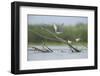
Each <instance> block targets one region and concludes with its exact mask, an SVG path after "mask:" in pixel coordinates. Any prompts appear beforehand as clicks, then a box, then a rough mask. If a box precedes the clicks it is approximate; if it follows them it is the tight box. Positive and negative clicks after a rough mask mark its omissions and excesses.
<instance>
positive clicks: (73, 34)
mask: <svg viewBox="0 0 100 76" xmlns="http://www.w3.org/2000/svg"><path fill="white" fill-rule="evenodd" d="M56 25H57V26H58V27H59V26H60V27H62V28H63V32H62V33H61V34H57V33H56V32H55V30H54V27H53V25H52V24H34V25H28V43H29V44H30V43H32V44H38V43H41V42H42V41H45V42H47V43H52V44H53V43H61V42H59V41H56V40H50V39H46V38H44V37H41V36H45V37H48V38H54V39H56V38H55V37H54V36H53V35H52V34H50V33H49V32H47V31H45V30H43V29H41V27H43V28H45V29H48V30H50V31H51V32H53V34H55V35H57V36H58V37H61V38H63V39H64V40H66V41H68V40H71V41H72V42H75V39H76V38H80V43H87V41H88V25H87V24H83V23H78V24H76V25H63V26H62V25H61V24H56ZM40 35H41V36H40Z"/></svg>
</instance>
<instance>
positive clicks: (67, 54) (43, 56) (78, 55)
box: [27, 46, 88, 61]
mask: <svg viewBox="0 0 100 76" xmlns="http://www.w3.org/2000/svg"><path fill="white" fill-rule="evenodd" d="M34 47H37V48H39V49H43V48H42V47H41V46H34ZM48 47H49V48H50V49H52V50H53V52H45V53H44V52H41V51H36V50H34V49H33V48H28V51H27V60H28V61H32V60H57V59H84V58H88V49H87V48H86V47H84V46H74V47H76V48H77V49H79V50H80V51H81V52H72V51H71V48H69V47H67V46H48Z"/></svg>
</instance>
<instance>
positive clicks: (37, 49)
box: [32, 47, 51, 53]
mask: <svg viewBox="0 0 100 76" xmlns="http://www.w3.org/2000/svg"><path fill="white" fill-rule="evenodd" d="M32 48H34V49H35V50H36V51H40V52H45V53H46V52H51V51H50V50H45V51H44V50H41V49H39V48H37V47H32Z"/></svg>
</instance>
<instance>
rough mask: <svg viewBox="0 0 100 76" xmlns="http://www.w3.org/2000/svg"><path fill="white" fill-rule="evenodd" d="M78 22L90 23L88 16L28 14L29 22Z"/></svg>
mask: <svg viewBox="0 0 100 76" xmlns="http://www.w3.org/2000/svg"><path fill="white" fill-rule="evenodd" d="M42 23H43V24H54V23H55V24H59V23H60V24H62V23H64V24H67V25H69V24H77V23H85V24H86V23H88V18H87V17H79V16H44V15H28V24H42Z"/></svg>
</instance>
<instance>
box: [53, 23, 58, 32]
mask: <svg viewBox="0 0 100 76" xmlns="http://www.w3.org/2000/svg"><path fill="white" fill-rule="evenodd" d="M53 27H54V30H55V32H57V26H56V24H53Z"/></svg>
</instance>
